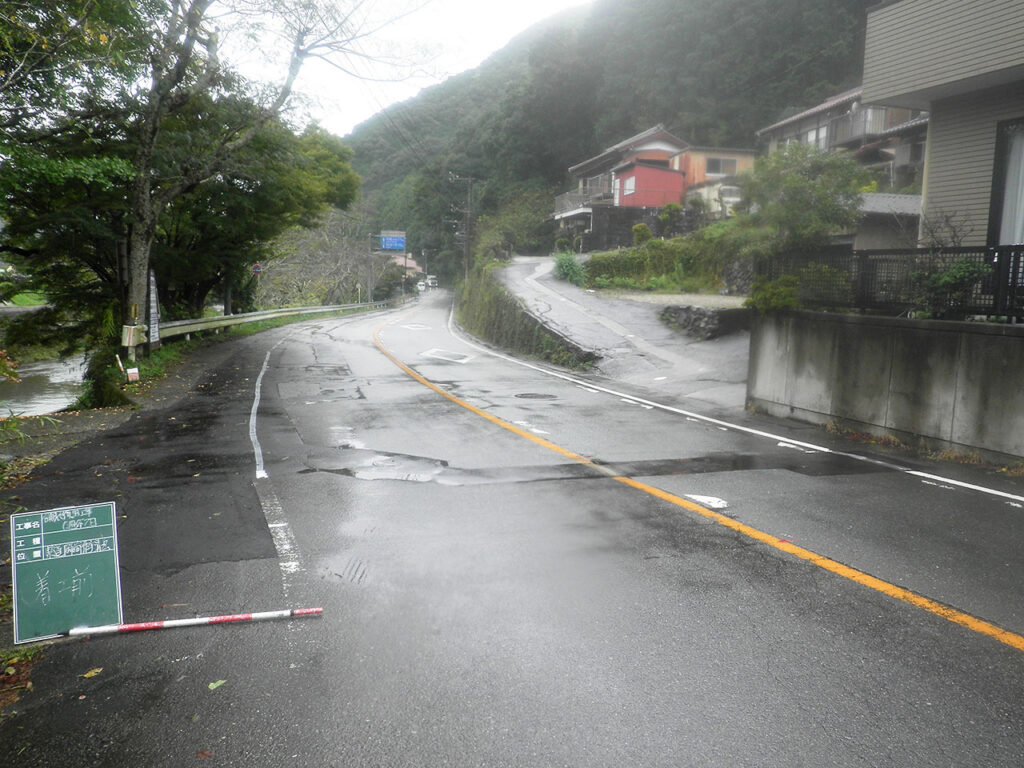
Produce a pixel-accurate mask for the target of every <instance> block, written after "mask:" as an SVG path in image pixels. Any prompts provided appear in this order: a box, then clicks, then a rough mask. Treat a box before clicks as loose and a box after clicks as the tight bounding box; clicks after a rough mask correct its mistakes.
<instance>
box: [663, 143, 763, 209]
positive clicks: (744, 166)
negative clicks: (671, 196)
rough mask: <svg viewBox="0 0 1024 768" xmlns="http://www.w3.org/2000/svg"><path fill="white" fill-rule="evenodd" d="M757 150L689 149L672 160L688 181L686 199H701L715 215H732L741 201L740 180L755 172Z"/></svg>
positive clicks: (673, 165) (673, 164) (674, 166)
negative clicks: (738, 182)
mask: <svg viewBox="0 0 1024 768" xmlns="http://www.w3.org/2000/svg"><path fill="white" fill-rule="evenodd" d="M756 157H757V151H756V150H753V149H726V148H721V147H687V148H686V149H685V150H683V151H682V152H680V153H679V154H678V155H676V156H675V157H673V158H672V167H673V168H675V169H677V170H679V171H682V173H683V175H684V177H685V179H686V200H687V201H689V200H691V199H693V198H700V199H701V200H703V201H704V207H705V210H706V211H707V212H708V213H709V214H711V215H712V216H730V215H732V208H733V206H734V205H736V204H737V203H739V202H740V197H741V194H740V189H739V187H738V186H736V177H737V176H738V175H740V174H742V173H746V172H748V171H752V170H753V169H754V159H755V158H756Z"/></svg>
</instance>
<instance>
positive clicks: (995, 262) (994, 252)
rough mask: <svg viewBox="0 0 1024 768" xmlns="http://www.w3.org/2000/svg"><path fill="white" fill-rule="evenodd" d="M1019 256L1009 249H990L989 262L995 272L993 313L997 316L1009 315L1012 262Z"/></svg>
mask: <svg viewBox="0 0 1024 768" xmlns="http://www.w3.org/2000/svg"><path fill="white" fill-rule="evenodd" d="M1017 256H1018V254H1016V253H1013V252H1012V251H1011V250H1010V249H1009V248H1007V249H1005V250H1004V249H1001V248H999V247H998V246H996V247H994V248H989V262H990V263H991V264H992V266H993V267H994V270H995V282H996V286H995V288H996V289H995V295H994V296H993V297H992V303H993V304H994V306H993V307H992V312H993V313H994V314H996V315H1005V314H1009V307H1010V302H1009V296H1008V295H1007V294H1008V293H1009V289H1010V275H1011V273H1012V270H1011V269H1010V267H1011V265H1012V262H1013V260H1014V258H1015V257H1017Z"/></svg>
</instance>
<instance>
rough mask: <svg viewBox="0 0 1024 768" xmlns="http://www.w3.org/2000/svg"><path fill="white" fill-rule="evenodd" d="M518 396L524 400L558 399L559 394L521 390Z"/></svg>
mask: <svg viewBox="0 0 1024 768" xmlns="http://www.w3.org/2000/svg"><path fill="white" fill-rule="evenodd" d="M516 397H518V398H520V399H522V400H557V399H558V395H549V394H546V393H544V392H520V393H519V394H518V395H516Z"/></svg>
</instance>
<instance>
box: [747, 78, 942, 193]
mask: <svg viewBox="0 0 1024 768" xmlns="http://www.w3.org/2000/svg"><path fill="white" fill-rule="evenodd" d="M863 91H864V89H863V87H858V88H852V89H850V90H848V91H844V92H843V93H839V94H836V95H835V96H831V97H829V98H828V99H826V100H825V101H823V102H821V103H820V104H818V105H816V106H814V107H811V108H810V109H806V110H803V111H800V112H797V113H796V114H793V115H789V116H788V117H785V118H783V119H782V120H779V121H778V122H776V123H773V124H772V125H769V126H768V127H766V128H761V129H760V130H758V131H757V132H756V135H757V138H758V140H759V141H760V142H761V143H762V144H763V145H764V147H765V149H766V151H768V152H774V151H776V150H777V149H779V148H780V147H783V146H785V145H786V144H791V143H794V142H796V143H801V144H809V145H811V146H815V147H818V148H819V149H823V150H828V151H840V150H841V151H847V152H852V153H853V154H854V155H855V156H856V157H857V159H858V161H859V162H860V163H861V164H863V165H865V166H866V167H868V168H871V169H872V170H874V171H875V172H876V177H877V178H878V180H879V181H881V182H882V185H881V186H882V187H884V188H885V189H887V190H899V189H902V188H905V187H908V186H911V185H913V184H914V183H915V182H917V181H919V178H918V176H919V172H920V170H921V168H922V166H923V159H924V145H925V137H926V134H927V131H928V115H927V114H926V113H925V112H923V111H922V110H918V109H911V108H906V107H895V106H889V105H884V104H876V103H874V102H872V101H867V100H865V99H864V96H863Z"/></svg>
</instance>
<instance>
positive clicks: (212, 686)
mask: <svg viewBox="0 0 1024 768" xmlns="http://www.w3.org/2000/svg"><path fill="white" fill-rule="evenodd" d="M226 682H227V680H218V681H217V682H215V683H210V685H209V686H208V687H209V689H210V690H211V691H214V690H216V689H217V688H220V687H221V686H222V685H224V683H226Z"/></svg>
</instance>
